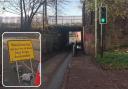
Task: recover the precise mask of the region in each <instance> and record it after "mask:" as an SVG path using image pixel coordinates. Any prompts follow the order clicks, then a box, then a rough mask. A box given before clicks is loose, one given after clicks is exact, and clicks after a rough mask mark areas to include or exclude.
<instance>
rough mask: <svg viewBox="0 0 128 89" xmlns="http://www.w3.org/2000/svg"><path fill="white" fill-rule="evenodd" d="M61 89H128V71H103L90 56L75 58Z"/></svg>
mask: <svg viewBox="0 0 128 89" xmlns="http://www.w3.org/2000/svg"><path fill="white" fill-rule="evenodd" d="M61 89H128V71H106V70H102V69H101V68H100V67H99V66H97V64H96V63H95V62H93V61H92V58H91V57H90V56H85V55H82V56H77V57H73V58H72V62H71V64H70V65H69V67H68V68H67V71H66V73H65V77H64V83H63V85H62V88H61Z"/></svg>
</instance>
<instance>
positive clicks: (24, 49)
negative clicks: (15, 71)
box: [8, 40, 34, 62]
mask: <svg viewBox="0 0 128 89" xmlns="http://www.w3.org/2000/svg"><path fill="white" fill-rule="evenodd" d="M8 49H9V55H10V62H14V61H22V60H30V59H34V51H33V47H32V41H31V40H9V41H8Z"/></svg>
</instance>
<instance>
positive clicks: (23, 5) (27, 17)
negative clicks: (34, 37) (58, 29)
mask: <svg viewBox="0 0 128 89" xmlns="http://www.w3.org/2000/svg"><path fill="white" fill-rule="evenodd" d="M56 1H58V3H57V4H56ZM64 2H65V0H9V2H8V3H7V4H6V5H5V9H4V10H5V11H6V12H10V13H14V14H18V15H20V16H21V31H31V25H32V21H33V18H34V16H35V15H36V14H38V13H39V12H42V10H41V6H43V8H44V10H43V13H42V14H44V16H43V19H44V21H43V22H44V23H46V24H48V20H47V7H51V8H53V7H54V6H57V5H59V4H62V3H64Z"/></svg>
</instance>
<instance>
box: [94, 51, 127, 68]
mask: <svg viewBox="0 0 128 89" xmlns="http://www.w3.org/2000/svg"><path fill="white" fill-rule="evenodd" d="M96 61H97V62H98V63H99V64H100V65H101V66H102V67H103V69H116V70H122V69H128V53H125V52H104V56H103V58H101V57H100V55H98V56H97V58H96Z"/></svg>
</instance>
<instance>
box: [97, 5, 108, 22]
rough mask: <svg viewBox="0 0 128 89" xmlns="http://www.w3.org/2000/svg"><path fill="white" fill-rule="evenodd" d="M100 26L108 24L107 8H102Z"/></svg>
mask: <svg viewBox="0 0 128 89" xmlns="http://www.w3.org/2000/svg"><path fill="white" fill-rule="evenodd" d="M99 14H100V24H106V23H107V9H106V7H104V6H102V7H100V13H99Z"/></svg>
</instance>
